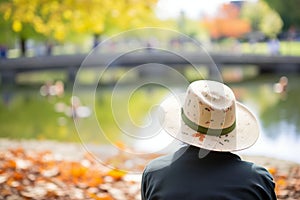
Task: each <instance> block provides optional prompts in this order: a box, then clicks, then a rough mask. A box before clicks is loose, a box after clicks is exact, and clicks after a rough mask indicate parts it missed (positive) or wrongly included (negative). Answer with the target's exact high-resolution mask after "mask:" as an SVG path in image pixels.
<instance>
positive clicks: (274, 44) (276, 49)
mask: <svg viewBox="0 0 300 200" xmlns="http://www.w3.org/2000/svg"><path fill="white" fill-rule="evenodd" d="M268 49H269V53H270V54H271V55H279V54H280V42H279V40H278V39H277V38H272V39H270V40H269V42H268Z"/></svg>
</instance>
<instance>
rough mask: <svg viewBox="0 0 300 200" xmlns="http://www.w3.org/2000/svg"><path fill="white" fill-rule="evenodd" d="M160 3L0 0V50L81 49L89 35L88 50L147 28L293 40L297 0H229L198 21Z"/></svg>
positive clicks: (218, 37) (206, 36)
mask: <svg viewBox="0 0 300 200" xmlns="http://www.w3.org/2000/svg"><path fill="white" fill-rule="evenodd" d="M160 1H162V0H117V1H110V0H52V1H50V0H31V1H28V0H2V1H1V2H0V26H1V31H0V48H8V49H19V52H20V53H19V54H15V55H16V56H12V57H17V56H18V55H21V56H24V55H27V56H28V55H29V54H28V53H26V48H27V47H28V46H30V45H28V44H29V43H30V42H31V43H34V44H38V45H40V46H43V47H44V48H45V54H52V52H53V47H54V46H57V45H64V44H66V43H72V44H78V46H80V47H81V48H82V47H83V45H82V44H84V45H86V40H87V38H88V39H89V41H90V43H91V44H89V45H90V48H89V50H90V49H91V48H92V47H95V46H96V45H97V44H98V43H100V42H101V40H103V39H104V38H105V37H107V36H109V35H112V34H116V33H120V32H122V31H126V30H129V29H132V28H142V27H149V26H152V27H153V26H154V27H163V28H170V29H175V30H178V31H180V32H182V33H185V34H187V35H189V36H191V37H193V38H195V39H198V40H200V41H201V42H202V43H203V44H204V43H205V42H206V41H204V40H207V41H209V42H208V43H210V42H211V41H213V42H220V41H223V40H224V39H225V40H226V39H228V38H229V39H231V40H232V41H242V42H249V41H250V42H251V41H255V42H259V41H266V40H267V39H269V38H276V37H280V39H286V38H289V39H292V40H295V39H296V38H297V35H298V34H297V33H298V32H297V31H298V29H299V26H300V20H299V19H300V14H299V12H298V10H297V6H298V5H299V3H300V0H289V1H281V0H274V1H273V0H272V1H271V0H257V1H228V2H224V3H223V5H221V6H219V8H218V9H217V11H216V12H215V13H213V14H212V13H210V14H207V13H200V11H199V16H198V18H197V19H196V18H193V19H191V18H189V15H188V13H187V12H185V11H180V12H179V14H178V16H177V17H170V18H168V19H162V18H159V17H158V15H157V6H158V3H159V2H160ZM219 4H220V3H219ZM169 6H170V9H173V8H172V5H169ZM28 41H29V42H28ZM63 52H65V51H63ZM81 52H82V51H81ZM85 52H86V51H85Z"/></svg>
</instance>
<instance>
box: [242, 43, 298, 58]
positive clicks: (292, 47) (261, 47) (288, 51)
mask: <svg viewBox="0 0 300 200" xmlns="http://www.w3.org/2000/svg"><path fill="white" fill-rule="evenodd" d="M241 52H242V53H255V54H268V47H267V43H266V42H259V43H256V44H253V45H251V44H250V43H248V42H246V43H241ZM280 54H281V55H295V56H299V55H300V42H296V41H293V42H288V41H281V42H280Z"/></svg>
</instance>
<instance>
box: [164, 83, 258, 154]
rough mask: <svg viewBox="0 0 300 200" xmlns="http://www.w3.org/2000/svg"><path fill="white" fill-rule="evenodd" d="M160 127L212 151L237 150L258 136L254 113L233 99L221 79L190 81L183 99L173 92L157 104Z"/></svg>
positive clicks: (174, 135) (250, 144) (229, 90)
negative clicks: (173, 94) (161, 115)
mask: <svg viewBox="0 0 300 200" xmlns="http://www.w3.org/2000/svg"><path fill="white" fill-rule="evenodd" d="M160 106H161V108H162V110H163V119H162V127H163V128H164V130H165V131H166V132H167V133H168V134H170V135H171V136H173V137H174V138H176V139H178V140H180V141H182V142H184V143H187V144H190V145H193V146H197V147H200V148H203V149H207V150H212V151H237V150H243V149H246V148H248V147H250V146H252V145H253V144H254V143H255V142H256V141H257V139H258V137H259V125H258V121H257V119H256V117H255V116H254V114H252V112H251V111H250V110H249V109H248V108H247V107H246V106H245V105H243V104H241V103H239V102H237V101H236V99H235V96H234V93H233V91H232V90H231V89H230V88H229V87H228V86H226V85H225V84H223V83H220V82H216V81H209V80H199V81H195V82H193V83H191V84H190V85H189V87H188V89H187V92H186V94H185V98H184V101H183V102H182V103H181V101H180V100H179V99H178V98H175V97H174V96H172V97H169V98H167V99H166V100H164V101H163V102H162V104H161V105H160Z"/></svg>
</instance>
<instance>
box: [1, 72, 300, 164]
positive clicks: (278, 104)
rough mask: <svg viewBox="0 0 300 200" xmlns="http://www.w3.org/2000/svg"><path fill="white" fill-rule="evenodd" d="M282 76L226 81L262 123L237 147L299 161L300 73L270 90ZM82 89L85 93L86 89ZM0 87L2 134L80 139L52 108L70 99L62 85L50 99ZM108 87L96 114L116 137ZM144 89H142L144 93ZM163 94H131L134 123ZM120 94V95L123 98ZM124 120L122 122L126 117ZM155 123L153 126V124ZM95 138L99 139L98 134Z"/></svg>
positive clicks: (89, 130)
mask: <svg viewBox="0 0 300 200" xmlns="http://www.w3.org/2000/svg"><path fill="white" fill-rule="evenodd" d="M280 77H281V76H259V77H256V78H255V79H252V80H248V81H244V82H241V83H230V84H229V86H231V87H232V88H233V90H234V92H235V94H236V97H237V99H238V100H239V101H241V102H242V103H244V104H246V105H247V106H249V107H250V109H251V110H253V112H254V113H255V114H256V115H257V116H258V118H259V121H260V124H261V130H262V134H261V136H260V138H259V139H258V141H257V143H256V144H255V145H254V146H253V147H252V148H250V149H248V150H244V151H242V152H241V153H245V154H256V155H266V156H272V157H276V158H281V159H287V160H293V161H297V162H299V163H300V157H299V156H298V155H297V154H298V152H300V132H299V131H300V120H299V117H300V106H299V102H300V95H299V94H300V88H299V81H300V79H299V75H288V76H287V78H288V86H287V88H286V93H282V92H281V93H278V92H276V91H278V90H275V91H274V84H277V83H279V80H280ZM181 89H183V88H181ZM184 89H186V88H184ZM182 91H183V90H182ZM83 92H85V93H86V92H87V91H83ZM1 93H2V94H1V96H2V102H1V103H0V137H11V138H35V139H39V138H43V139H56V140H61V141H77V140H78V138H77V137H76V136H77V135H76V132H75V129H74V122H73V121H72V119H71V118H66V117H65V115H64V114H63V113H60V112H56V111H57V109H58V107H59V106H58V105H60V104H57V103H61V102H63V103H64V104H66V105H67V104H70V97H71V94H70V92H69V91H66V93H65V95H64V96H63V97H57V98H54V100H53V101H50V102H49V100H48V99H47V98H44V97H42V96H40V95H39V91H38V90H36V89H28V91H26V92H24V91H23V93H22V92H21V93H20V91H18V90H13V92H12V91H9V92H8V93H7V91H2V92H1ZM108 93H110V91H105V92H102V93H101V94H100V93H99V95H98V96H96V105H95V109H96V111H97V112H96V113H97V114H98V118H99V119H100V120H101V121H103V129H104V130H106V131H107V132H109V133H111V135H112V137H113V138H115V136H116V137H117V135H118V134H117V133H116V131H117V129H115V128H113V127H112V126H111V125H112V124H114V123H113V120H114V118H113V116H112V115H111V114H110V113H109V112H110V110H109V109H108V108H109V105H110V97H109V96H108V95H106V94H108ZM143 93H145V95H144V96H143ZM162 94H163V93H162V91H158V94H156V90H151V94H149V91H148V92H141V93H137V94H136V95H135V96H136V97H137V99H138V101H133V102H129V104H130V107H129V110H130V111H132V113H134V112H133V111H135V110H134V108H139V110H140V111H141V112H139V113H137V114H136V115H135V117H134V120H135V121H136V122H137V123H138V124H140V123H141V121H140V118H141V117H140V116H142V114H143V113H142V111H143V112H146V111H147V109H146V107H147V105H148V104H149V105H153V101H154V99H156V96H157V98H158V97H163V96H164V95H162ZM149 95H151V98H148V97H149ZM83 96H85V95H83ZM154 97H155V98H154ZM118 99H120V100H121V99H122V98H118ZM81 100H82V103H83V104H84V105H87V104H86V99H81ZM147 101H148V102H147ZM145 102H146V103H145ZM117 103H118V102H117ZM8 105H9V106H8ZM90 108H93V106H90ZM131 108H132V109H133V110H131ZM118 114H119V112H118ZM102 115H103V116H102ZM144 116H147V115H146V114H145V115H144ZM146 118H147V117H145V119H144V120H145V123H148V122H149V120H148V121H147V120H146ZM35 119H39V121H38V122H36V120H35ZM81 121H82V123H83V129H84V130H85V133H84V137H85V139H86V141H91V142H95V141H96V140H95V138H98V137H96V136H97V134H98V132H97V129H96V128H95V127H94V126H93V123H92V122H91V121H89V118H84V119H82V120H81ZM124 123H125V124H126V122H124ZM16 124H18V126H16ZM156 125H157V126H158V125H159V124H156ZM154 128H155V130H157V129H156V127H154ZM142 134H143V133H142ZM119 135H120V134H119ZM118 137H120V136H118ZM172 141H173V138H170V137H168V136H161V137H158V136H157V140H154V139H153V140H151V141H146V140H144V141H143V143H140V144H137V146H139V147H145V148H146V147H147V148H148V147H149V148H151V147H155V148H156V149H160V147H162V148H163V147H164V145H165V146H167V145H168V144H169V143H170V142H172ZM97 142H98V143H99V142H101V141H100V139H99V141H98V140H97Z"/></svg>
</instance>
